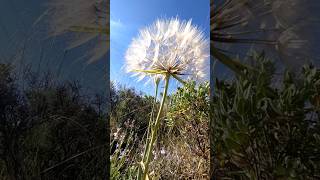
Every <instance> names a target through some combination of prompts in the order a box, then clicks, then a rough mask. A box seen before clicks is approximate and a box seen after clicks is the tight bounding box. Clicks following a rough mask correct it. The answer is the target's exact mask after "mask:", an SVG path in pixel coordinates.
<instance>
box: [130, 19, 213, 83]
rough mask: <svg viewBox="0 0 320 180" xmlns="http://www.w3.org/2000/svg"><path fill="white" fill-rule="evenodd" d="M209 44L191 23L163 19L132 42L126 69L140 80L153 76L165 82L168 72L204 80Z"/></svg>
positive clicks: (145, 29)
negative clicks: (165, 75)
mask: <svg viewBox="0 0 320 180" xmlns="http://www.w3.org/2000/svg"><path fill="white" fill-rule="evenodd" d="M208 45H209V41H208V40H207V39H205V37H204V35H203V33H202V32H201V31H200V30H199V29H198V27H196V26H194V25H192V24H191V20H189V21H180V20H178V19H177V18H172V19H169V20H162V19H160V20H157V21H156V22H155V23H154V24H152V25H151V26H149V27H146V28H144V29H142V30H140V33H139V36H138V37H137V38H134V39H133V40H132V42H131V44H130V46H129V48H128V50H127V52H126V54H125V59H126V65H125V69H126V71H127V72H133V73H134V76H138V77H139V78H138V80H142V79H144V78H145V77H146V76H149V77H151V79H153V80H154V81H156V80H155V79H159V78H160V79H163V78H164V75H163V74H164V73H169V74H171V75H172V76H173V77H177V76H182V75H184V76H185V77H187V78H192V77H194V78H197V79H201V78H203V77H204V76H205V74H206V72H205V69H206V60H208V59H207V58H208V57H209V53H208ZM149 80H150V79H149Z"/></svg>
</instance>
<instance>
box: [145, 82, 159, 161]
mask: <svg viewBox="0 0 320 180" xmlns="http://www.w3.org/2000/svg"><path fill="white" fill-rule="evenodd" d="M155 84H156V89H155V98H154V102H153V104H152V111H151V116H150V121H149V126H148V131H147V141H146V148H145V151H144V153H143V161H145V160H146V154H147V150H148V148H149V147H148V145H149V134H150V129H151V128H152V126H153V118H154V108H155V105H156V103H157V97H158V87H159V81H156V83H155Z"/></svg>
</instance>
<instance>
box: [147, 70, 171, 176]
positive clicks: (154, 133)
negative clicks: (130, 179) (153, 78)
mask: <svg viewBox="0 0 320 180" xmlns="http://www.w3.org/2000/svg"><path fill="white" fill-rule="evenodd" d="M169 79H170V74H166V77H165V87H164V92H163V95H162V100H161V104H160V108H159V111H158V115H157V117H156V120H155V124H154V126H153V127H152V129H151V140H150V142H149V145H148V151H147V154H146V160H145V162H144V165H145V170H144V173H143V180H145V179H146V177H147V174H148V170H149V163H150V160H151V154H152V150H153V144H154V142H155V140H156V138H157V134H158V129H159V126H160V116H161V113H162V110H163V107H164V103H165V100H166V97H167V91H168V87H169Z"/></svg>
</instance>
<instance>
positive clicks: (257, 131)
mask: <svg viewBox="0 0 320 180" xmlns="http://www.w3.org/2000/svg"><path fill="white" fill-rule="evenodd" d="M256 67H257V69H258V71H256V72H254V73H253V72H245V74H246V76H242V77H237V79H236V80H235V81H232V82H227V81H219V80H216V84H215V91H214V94H213V99H212V102H211V103H212V106H211V108H212V112H211V113H212V116H211V117H212V123H211V129H212V130H211V133H210V136H211V140H212V141H211V148H212V156H211V161H212V165H213V169H212V175H211V176H213V177H215V178H218V179H221V178H232V179H319V178H320V165H319V164H320V151H319V147H320V138H319V137H320V134H319V132H320V121H319V102H320V101H319V94H320V72H319V71H318V70H316V69H315V68H313V67H310V66H305V67H304V68H303V71H302V77H300V79H298V80H296V78H293V76H292V75H291V74H290V73H289V72H287V73H285V75H284V78H283V82H282V84H278V85H276V86H275V85H271V82H272V77H273V76H272V75H273V73H274V72H273V69H274V68H273V67H272V64H271V63H270V62H269V61H267V60H266V59H264V58H260V60H259V59H258V63H257V66H256Z"/></svg>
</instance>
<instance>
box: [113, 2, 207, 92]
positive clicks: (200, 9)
mask: <svg viewBox="0 0 320 180" xmlns="http://www.w3.org/2000/svg"><path fill="white" fill-rule="evenodd" d="M110 3H111V6H110V10H111V13H110V27H111V31H110V32H111V35H110V41H111V42H110V58H111V63H110V79H111V80H112V81H114V82H116V84H121V85H124V86H126V87H134V88H135V89H136V90H137V91H142V92H144V93H146V94H151V93H152V92H153V91H154V89H153V86H152V85H151V84H147V85H145V81H141V82H137V81H136V78H135V77H130V74H127V73H125V72H124V70H122V69H121V68H122V66H123V64H124V55H125V52H126V50H127V48H128V46H129V44H130V42H131V40H132V38H134V37H135V36H136V35H137V34H138V31H139V29H141V28H143V27H145V26H148V25H150V24H152V23H153V22H154V21H155V20H156V19H158V18H171V17H178V18H179V19H181V20H189V19H192V23H193V24H195V25H197V26H199V27H200V28H201V29H202V30H203V32H204V34H205V36H206V37H207V38H209V32H210V1H209V0H201V1H194V0H183V1H182V0H134V1H133V0H111V2H110ZM174 87H175V85H173V86H171V91H172V90H173V88H174Z"/></svg>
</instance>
